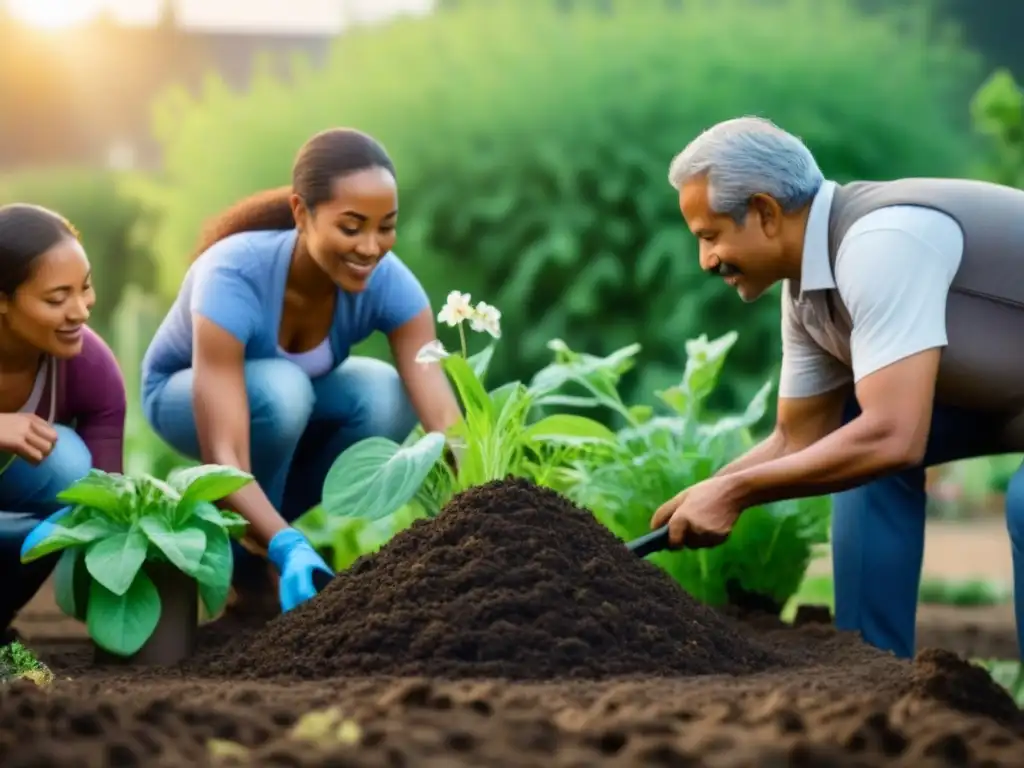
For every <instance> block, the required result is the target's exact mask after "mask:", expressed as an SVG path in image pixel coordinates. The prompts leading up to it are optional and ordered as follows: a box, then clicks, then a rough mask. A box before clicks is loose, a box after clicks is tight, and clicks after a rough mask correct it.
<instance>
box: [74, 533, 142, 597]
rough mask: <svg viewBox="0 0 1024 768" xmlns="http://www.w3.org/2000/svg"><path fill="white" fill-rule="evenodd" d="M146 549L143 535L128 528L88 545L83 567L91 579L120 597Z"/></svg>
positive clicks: (130, 581) (136, 571)
mask: <svg viewBox="0 0 1024 768" xmlns="http://www.w3.org/2000/svg"><path fill="white" fill-rule="evenodd" d="M148 548H149V540H148V539H147V538H146V536H145V534H143V533H142V531H140V530H139V529H138V528H131V529H130V530H128V531H125V532H122V533H115V534H114V535H112V536H108V537H106V538H103V539H100V540H99V541H96V542H94V543H92V544H91V545H90V546H89V549H88V551H87V552H86V554H85V565H86V567H87V568H88V569H89V575H90V576H92V577H93V579H95V580H96V581H98V582H99V583H100V584H102V585H103V587H104V588H106V589H107V590H109V591H110V592H113V593H114V594H115V595H118V596H121V595H124V594H125V590H127V589H128V588H129V587H130V586H131V585H132V583H133V580H134V579H135V575H136V574H137V573H138V572H139V569H140V568H141V567H142V563H143V561H144V560H145V559H146V550H147V549H148Z"/></svg>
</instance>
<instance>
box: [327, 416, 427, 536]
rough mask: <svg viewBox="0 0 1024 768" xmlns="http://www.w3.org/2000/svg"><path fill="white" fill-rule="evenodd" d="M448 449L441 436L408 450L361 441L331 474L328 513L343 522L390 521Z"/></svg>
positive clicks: (387, 442)
mask: <svg viewBox="0 0 1024 768" xmlns="http://www.w3.org/2000/svg"><path fill="white" fill-rule="evenodd" d="M444 444H445V436H444V435H443V434H442V433H440V432H430V433H428V434H426V435H424V436H423V437H422V438H420V439H419V440H418V441H417V442H416V443H414V444H413V445H410V446H407V447H405V448H402V447H401V446H399V445H398V443H396V442H394V441H392V440H388V439H387V438H384V437H369V438H366V439H365V440H360V441H359V442H358V443H356V444H355V445H353V446H351V447H350V448H348V449H346V450H345V451H344V452H343V453H342V454H341V456H339V457H338V458H337V460H336V461H335V462H334V465H333V466H332V467H331V469H330V471H329V472H328V473H327V478H326V480H325V481H324V489H323V507H324V509H325V510H326V511H327V513H328V514H330V515H341V516H343V517H363V518H366V519H369V520H377V519H379V518H382V517H387V516H388V515H390V514H392V513H394V512H395V511H396V510H397V509H398V508H399V507H401V506H402V505H403V504H406V503H407V502H408V501H409V500H410V499H411V498H412V497H413V496H415V495H416V492H417V491H418V490H419V489H420V486H421V485H423V481H424V480H426V478H427V475H428V474H430V470H431V469H432V468H433V467H434V464H436V463H437V460H438V459H439V458H440V457H441V453H442V451H443V450H444Z"/></svg>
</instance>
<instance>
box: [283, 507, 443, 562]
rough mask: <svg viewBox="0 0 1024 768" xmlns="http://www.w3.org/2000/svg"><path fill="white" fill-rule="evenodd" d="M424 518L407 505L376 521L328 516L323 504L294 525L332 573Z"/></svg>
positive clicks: (420, 509)
mask: <svg viewBox="0 0 1024 768" xmlns="http://www.w3.org/2000/svg"><path fill="white" fill-rule="evenodd" d="M421 517H424V513H423V510H422V508H421V507H419V506H418V505H413V504H406V505H405V506H403V507H401V508H400V509H399V510H398V511H397V512H395V513H394V514H392V515H389V516H388V517H382V518H380V519H378V520H365V519H363V518H353V517H342V516H339V515H329V514H328V513H327V512H326V511H325V510H324V508H323V506H322V505H319V504H318V505H317V506H315V507H313V508H312V509H311V510H309V511H308V512H306V513H304V514H303V515H302V516H301V517H299V518H298V519H297V520H296V521H295V523H294V526H295V527H296V528H298V529H299V530H300V531H302V533H303V535H304V536H305V537H306V538H307V539H308V540H309V543H310V544H312V546H313V548H314V549H316V550H317V551H318V552H319V553H320V555H321V556H322V557H323V558H324V559H325V560H326V561H327V562H328V563H330V565H331V568H333V569H334V571H335V572H339V571H343V570H345V569H346V568H348V567H349V566H350V565H352V563H354V562H355V561H356V560H358V559H359V558H360V557H362V556H363V555H368V554H372V553H373V552H376V551H377V550H378V549H380V548H381V547H382V546H384V545H385V544H386V543H387V542H388V541H390V540H391V538H392V537H393V536H394V535H395V534H397V533H399V532H400V531H403V530H405V529H406V528H408V527H409V526H410V525H412V524H413V523H414V522H415V521H416V520H417V519H419V518H421Z"/></svg>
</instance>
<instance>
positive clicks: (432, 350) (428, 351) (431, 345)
mask: <svg viewBox="0 0 1024 768" xmlns="http://www.w3.org/2000/svg"><path fill="white" fill-rule="evenodd" d="M448 354H449V353H448V350H446V349H445V348H444V344H442V343H441V342H440V341H439V340H437V339H434V340H433V341H428V342H427V343H426V344H424V345H423V346H422V347H420V351H419V352H417V353H416V362H417V363H421V364H422V365H429V364H430V363H439V362H441V361H442V360H444V359H445V358H446V357H448Z"/></svg>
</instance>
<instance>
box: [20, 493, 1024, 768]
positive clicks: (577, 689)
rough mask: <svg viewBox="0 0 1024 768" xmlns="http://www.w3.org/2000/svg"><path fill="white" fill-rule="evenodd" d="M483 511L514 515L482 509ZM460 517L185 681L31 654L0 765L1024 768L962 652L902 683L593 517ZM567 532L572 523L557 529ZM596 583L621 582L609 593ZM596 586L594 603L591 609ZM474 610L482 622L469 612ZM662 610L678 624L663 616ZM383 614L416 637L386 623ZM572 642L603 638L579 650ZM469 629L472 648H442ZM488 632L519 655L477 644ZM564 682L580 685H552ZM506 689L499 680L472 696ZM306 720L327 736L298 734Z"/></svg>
mask: <svg viewBox="0 0 1024 768" xmlns="http://www.w3.org/2000/svg"><path fill="white" fill-rule="evenodd" d="M488 494H491V495H494V496H498V497H500V500H501V501H502V503H503V505H504V509H505V512H506V514H505V515H503V516H501V517H491V516H490V515H489V514H487V510H486V509H483V508H482V507H481V504H482V502H484V501H487V500H488V498H487V495H488ZM491 500H494V499H491ZM459 503H460V504H461V505H462V507H461V508H460V507H459V506H458V505H454V506H453V507H452V508H449V510H448V511H447V512H446V513H445V515H448V517H447V518H446V519H444V520H442V518H439V519H438V520H436V521H433V522H431V523H425V524H422V525H420V526H418V527H414V529H410V531H408V532H406V533H405V534H402V535H400V536H399V537H396V539H395V540H394V542H392V544H390V545H389V546H388V547H386V548H385V549H384V550H382V552H381V553H379V554H378V555H377V556H375V557H373V558H367V559H366V560H365V561H363V562H362V563H361V564H360V565H358V566H357V567H355V568H353V569H352V572H351V573H346V574H343V575H342V576H339V578H338V579H337V580H336V581H335V582H334V584H332V586H331V588H329V590H327V591H325V593H324V594H322V595H320V596H319V597H318V598H317V599H316V600H315V601H311V603H309V604H307V606H305V607H304V609H300V610H297V611H295V612H293V613H291V614H288V615H287V616H283V617H276V618H274V619H272V620H270V621H269V622H268V623H265V622H264V621H263V620H259V619H258V618H254V617H249V619H248V620H244V621H240V620H237V619H235V618H234V617H230V616H229V617H227V618H224V619H222V620H220V621H218V622H215V623H213V624H211V625H208V626H207V627H205V628H204V629H203V631H202V635H203V640H202V646H201V649H200V651H199V653H198V654H197V657H196V659H195V660H194V661H193V662H192V663H190V664H189V665H187V667H183V668H179V669H176V670H147V671H136V670H125V669H123V668H122V669H109V668H108V669H102V668H96V667H93V666H91V664H90V661H91V654H90V652H89V649H88V645H87V642H86V641H83V640H81V639H67V640H65V641H63V642H56V641H55V639H54V640H51V641H50V642H44V641H42V638H39V637H38V636H37V637H36V639H34V640H33V641H32V642H30V645H32V646H33V647H35V648H36V649H37V650H38V651H39V652H41V654H42V655H43V657H44V660H46V661H48V662H49V663H50V664H51V665H52V667H53V668H54V671H55V672H57V674H58V676H59V678H58V680H57V681H56V682H55V683H54V684H53V685H52V686H51V687H50V688H48V689H45V690H44V689H38V688H36V687H35V686H33V685H31V684H28V683H18V684H14V685H9V686H7V687H6V688H5V689H4V690H3V692H2V693H0V765H2V766H4V768H27V767H28V766H33V767H34V768H44V767H46V766H54V767H55V768H56V766H61V767H62V768H63V767H65V766H66V767H68V768H76V767H77V766H83V767H84V766H88V767H90V768H91V767H92V766H134V765H139V766H142V765H145V766H200V765H225V764H248V765H261V766H263V765H265V766H323V767H325V768H326V767H327V766H333V767H341V766H353V767H356V766H395V767H398V766H429V767H433V766H437V768H441V767H442V766H443V767H444V768H456V767H457V766H495V767H498V766H510V767H511V766H523V767H524V768H525V767H526V766H531V767H532V766H555V767H558V766H623V767H625V766H723V767H724V766H737V767H738V766H787V765H794V766H796V765H802V766H812V765H815V766H819V765H820V766H869V765H902V766H929V765H934V766H947V765H948V766H954V765H955V766H974V765H977V766H982V765H985V766H1004V765H1005V766H1020V765H1022V764H1024V716H1022V713H1021V711H1020V710H1019V709H1018V708H1017V707H1016V706H1015V705H1014V704H1013V702H1012V701H1011V700H1010V698H1009V696H1008V695H1007V694H1006V693H1005V692H1004V691H1003V690H1002V689H1001V688H999V687H998V686H996V685H995V684H994V683H993V682H992V681H991V679H990V678H989V677H988V675H987V674H986V673H985V672H984V671H983V670H981V669H979V668H977V667H974V666H971V665H969V664H967V663H966V662H965V661H963V660H962V659H961V658H959V657H958V656H957V655H955V654H954V653H950V652H948V651H941V650H924V651H922V652H920V653H919V654H918V657H917V658H916V659H915V660H914V661H913V662H901V661H898V660H896V659H894V658H893V657H891V656H889V655H886V654H882V653H879V652H877V651H875V650H873V649H871V648H869V647H867V646H865V645H864V644H862V643H861V642H860V641H859V639H858V638H857V637H855V636H851V635H848V634H842V633H838V632H835V631H834V630H833V629H832V628H831V627H829V626H826V625H822V624H817V623H813V621H808V619H813V618H814V617H813V616H811V615H810V614H809V613H805V614H804V615H803V616H802V617H801V620H800V621H798V626H796V627H795V628H794V627H785V626H783V625H780V624H779V622H777V621H776V620H774V619H753V618H748V619H747V620H744V621H737V620H735V619H733V618H731V617H729V616H726V615H723V614H720V613H718V612H712V611H708V610H707V609H704V608H703V607H701V606H698V605H696V604H695V603H693V602H692V601H690V600H689V599H688V598H687V597H686V596H685V595H682V593H671V592H665V591H663V587H664V582H663V580H661V578H660V577H661V574H660V572H659V571H657V570H656V569H654V568H653V567H652V566H649V565H648V564H645V563H642V562H639V561H636V560H635V559H630V558H631V556H630V557H629V558H624V557H620V555H621V554H622V552H621V545H618V544H617V542H615V541H614V540H613V539H611V537H610V536H608V537H607V538H605V537H604V531H603V529H601V528H600V527H599V526H597V525H596V523H594V524H593V525H590V521H588V520H587V519H586V517H585V514H583V513H580V514H577V513H578V511H575V512H574V511H573V510H572V509H570V508H568V507H566V506H565V505H564V503H563V502H561V500H559V499H557V498H554V497H552V496H550V495H544V494H541V495H539V496H538V495H537V494H536V492H535V489H531V488H526V487H525V486H523V485H522V484H512V485H511V487H509V485H508V484H505V485H501V484H496V485H495V486H493V487H490V488H485V489H484V490H480V491H478V492H477V494H476V495H471V494H467V495H465V496H464V497H462V498H461V499H460V500H459ZM483 506H486V505H483ZM460 509H461V510H462V511H460ZM474 510H475V512H474ZM470 512H474V514H475V515H476V519H477V523H476V524H473V523H472V522H471V521H472V520H473V519H474V518H473V515H471V514H470ZM555 515H563V516H565V515H567V516H568V518H563V519H557V525H554V524H552V523H551V522H550V521H552V520H556V518H555V517H554V516H555ZM443 517H444V516H443ZM566 520H568V522H567V521H566ZM516 526H518V530H513V529H514V528H515V527H516ZM511 534H515V535H514V536H512V538H509V536H510V535H511ZM556 534H557V535H558V536H559V537H567V539H566V542H575V545H573V544H572V543H563V544H562V548H563V550H564V551H569V549H570V548H571V551H572V552H574V553H575V557H563V558H558V557H556V556H555V555H554V554H553V553H552V551H551V549H550V547H549V545H550V544H551V543H552V542H553V541H554V539H553V538H552V537H554V536H555V535H556ZM418 541H419V542H423V543H424V546H425V545H426V543H429V544H430V547H427V548H424V547H421V546H417V542H418ZM488 542H490V544H488ZM502 542H505V543H502ZM606 544H607V545H608V547H607V548H606ZM523 552H527V553H533V556H532V557H527V558H525V559H523V558H522V557H521V554H520V555H517V554H516V553H523ZM488 553H490V555H489V557H484V555H487V554H488ZM545 553H547V554H545ZM484 562H490V563H491V564H492V565H491V566H489V567H490V570H489V571H488V574H489V578H490V579H491V580H492V582H493V585H494V587H495V589H494V590H492V593H488V592H486V591H481V590H478V591H475V592H474V591H472V590H474V589H476V588H477V587H478V586H479V585H478V584H476V582H475V581H474V580H473V579H470V578H469V577H468V575H467V574H469V573H470V572H472V571H473V570H474V569H478V568H482V567H483V563H484ZM496 562H497V563H499V564H500V565H501V567H500V568H497V569H495V568H494V567H493V564H494V563H496ZM599 563H600V564H604V567H605V569H606V570H607V571H608V572H609V573H610V574H614V573H615V572H616V571H621V572H622V573H621V574H620V575H621V578H614V577H612V576H608V575H605V576H602V575H600V569H598V568H597V564H599ZM443 574H447V575H446V576H443ZM411 576H416V577H417V578H418V579H419V586H416V583H417V582H416V579H414V578H412V577H411ZM445 578H446V579H448V580H449V581H447V582H445V581H443V579H445ZM439 579H442V581H439ZM460 579H461V581H460ZM581 579H584V581H581ZM602 579H604V580H603V581H602ZM453 582H454V583H457V584H459V585H461V588H459V589H456V587H455V586H454V585H453ZM374 584H376V590H374V589H371V586H372V585H374ZM584 584H586V585H589V586H590V588H592V589H593V590H594V591H595V592H597V593H598V594H597V595H596V596H595V595H594V594H592V593H591V592H587V591H583V592H580V591H579V590H580V589H583V585H584ZM346 585H347V587H348V588H347V589H345V588H343V587H344V586H346ZM442 585H447V586H442ZM598 587H599V588H600V589H599V588H598ZM466 589H469V590H470V592H469V594H471V595H472V599H471V600H464V601H462V602H459V601H458V600H457V599H455V598H457V597H458V596H459V595H464V594H467V592H466ZM601 589H603V590H604V596H605V598H607V599H600V598H601V594H600V592H601ZM495 591H496V592H497V593H498V594H499V595H500V596H501V597H500V599H494V598H493V592H495ZM566 592H567V593H568V594H569V595H571V596H573V597H575V603H576V604H575V606H572V605H563V607H562V608H560V609H559V610H561V611H562V612H563V613H564V614H565V617H566V618H568V619H571V621H568V622H562V623H559V622H557V621H556V620H555V617H553V616H549V615H546V614H547V612H546V611H544V610H541V609H540V608H538V607H537V606H538V603H537V602H536V601H540V603H543V601H544V600H549V601H552V600H554V598H556V597H564V596H565V594H566ZM445 594H449V595H451V596H454V597H449V598H445ZM488 594H492V597H491V598H489V597H488ZM383 595H389V597H387V598H385V597H383ZM517 595H518V596H517ZM524 595H530V596H532V599H533V601H534V602H528V601H524V599H523V596H524ZM643 595H646V596H647V597H648V598H651V597H653V598H655V600H654V603H653V604H651V603H645V602H644V600H643V599H642V596H643ZM375 596H376V597H375ZM609 601H610V602H612V603H613V604H614V606H618V607H617V608H609V607H607V606H606V605H605V603H606V602H609ZM665 603H667V604H668V605H670V606H671V609H672V610H671V611H670V612H668V613H665V612H663V611H659V609H658V608H656V607H652V605H656V604H657V605H664V604H665ZM551 604H552V605H555V604H559V605H561V604H560V603H558V601H557V600H554V602H553V603H551ZM416 605H419V606H420V607H421V608H423V609H424V611H426V608H429V611H426V612H425V613H418V609H417V608H416ZM346 606H347V607H348V609H349V610H348V611H346V610H344V609H345V608H346ZM530 606H532V608H531V607H530ZM357 609H358V610H357ZM393 615H398V616H401V617H403V618H404V621H403V622H392V623H388V617H390V616H393ZM423 616H426V619H424V618H423ZM623 617H624V618H625V620H624V618H623ZM580 621H583V622H585V623H587V626H588V627H589V629H588V631H587V632H586V633H584V634H583V635H582V636H581V635H579V634H576V635H574V634H573V626H575V625H576V624H578V623H579V622H580ZM666 626H668V627H669V631H666V630H665V627H666ZM460 627H461V631H462V632H463V633H464V634H465V635H466V636H468V637H471V638H474V639H473V640H472V642H470V643H469V644H468V645H467V644H465V643H463V644H459V643H455V642H453V641H451V640H450V639H447V635H446V634H445V632H447V633H449V634H450V633H457V632H458V631H459V630H460ZM488 627H490V628H491V631H497V630H501V631H503V632H504V633H505V634H506V636H508V637H510V638H511V637H516V638H522V639H521V640H520V641H519V643H520V645H522V647H517V646H516V644H515V643H509V642H506V643H504V644H501V643H499V644H494V643H493V642H490V641H486V636H487V632H488ZM531 627H532V628H534V632H533V633H532V634H531V633H530V632H529V631H528V630H530V628H531ZM331 628H333V631H332V629H331ZM442 630H444V631H442ZM540 630H543V632H540ZM360 631H361V632H363V635H362V637H361V638H360V637H359V636H356V637H355V638H352V637H348V635H353V634H356V633H358V632H360ZM539 632H540V634H544V633H546V635H545V637H546V638H547V640H546V641H545V640H544V638H542V637H540V634H538V633H539ZM389 633H390V634H389ZM389 637H390V639H388V638H389ZM570 640H574V641H575V642H574V643H570V642H569V641H570ZM644 640H647V641H648V644H647V645H644ZM371 641H372V642H371ZM543 642H549V643H551V654H550V655H549V656H548V657H545V656H544V654H543V653H542V651H543ZM374 643H376V644H377V645H376V646H374ZM381 643H386V652H381V647H380V644H381ZM567 643H568V645H567ZM580 645H582V646H583V648H582V652H581V649H580ZM566 648H569V649H570V652H568V653H567V652H566ZM651 649H656V650H657V653H652V652H650V651H651ZM957 650H959V649H957ZM688 651H689V652H690V654H691V656H690V658H689V660H681V657H685V655H686V654H687V652H688ZM602 654H607V656H608V658H609V662H608V664H607V665H606V667H602V665H601V662H600V659H601V655H602ZM658 654H662V655H663V656H664V657H665V658H664V659H663V660H662V664H661V665H660V667H659V663H658V658H657V657H658ZM271 656H276V657H275V658H270V657H271ZM551 659H557V660H559V663H560V664H561V665H562V666H563V667H564V669H565V670H566V672H567V675H566V676H570V677H574V678H576V679H559V677H560V676H559V675H558V674H557V672H558V670H557V669H556V666H557V665H555V664H554V663H552V661H551ZM503 664H504V669H502V668H501V667H502V666H503ZM318 665H319V668H320V669H321V670H322V671H323V674H318V673H317V666H318ZM346 665H347V666H348V667H349V669H348V670H346ZM531 665H533V666H532V668H533V669H534V670H535V672H533V673H531V672H530V669H531ZM417 668H419V669H422V670H424V672H422V673H420V674H417V673H416V669H417ZM474 668H475V669H477V670H479V671H480V672H481V674H480V675H474V674H473V671H474ZM659 669H660V670H661V671H659ZM428 671H429V674H431V675H433V676H432V677H426V676H425V675H426V674H428ZM389 672H390V674H389ZM371 674H372V675H375V676H369V675H371ZM498 674H501V675H504V678H505V679H496V678H494V677H491V678H490V679H480V678H481V677H487V676H492V675H498ZM68 678H70V679H68ZM243 678H245V679H243ZM443 678H447V679H443ZM509 678H511V679H509ZM331 708H333V711H332V710H331ZM314 710H316V711H321V710H326V713H325V712H321V713H320V714H319V715H318V716H316V717H314V718H313V719H310V718H308V717H306V718H303V719H302V720H301V721H300V718H302V716H303V715H306V714H307V713H309V712H310V711H314ZM331 714H333V716H334V719H332V718H331V716H330V715H331Z"/></svg>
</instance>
